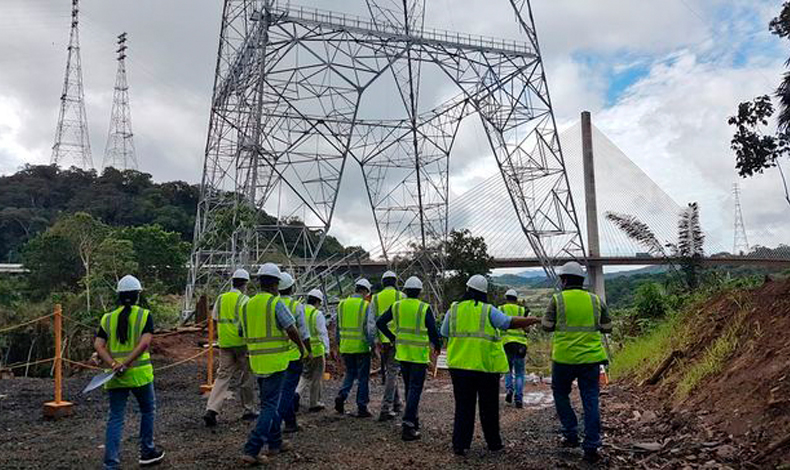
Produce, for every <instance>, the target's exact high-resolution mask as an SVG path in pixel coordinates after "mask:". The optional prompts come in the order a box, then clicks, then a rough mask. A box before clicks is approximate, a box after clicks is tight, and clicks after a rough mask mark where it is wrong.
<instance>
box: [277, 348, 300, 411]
mask: <svg viewBox="0 0 790 470" xmlns="http://www.w3.org/2000/svg"><path fill="white" fill-rule="evenodd" d="M303 368H304V367H303V365H302V361H301V360H299V359H297V360H295V361H291V362H289V363H288V369H286V370H285V378H283V387H282V392H281V394H280V416H281V417H282V420H283V421H285V424H288V425H296V412H295V411H294V394H295V393H296V387H297V386H298V385H299V378H300V377H301V376H302V369H303Z"/></svg>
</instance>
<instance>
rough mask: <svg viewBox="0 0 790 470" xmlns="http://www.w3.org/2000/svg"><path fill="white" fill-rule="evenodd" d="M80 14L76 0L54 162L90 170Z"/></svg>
mask: <svg viewBox="0 0 790 470" xmlns="http://www.w3.org/2000/svg"><path fill="white" fill-rule="evenodd" d="M79 12H80V8H79V0H72V1H71V33H70V35H69V46H68V59H67V61H66V76H65V78H64V80H63V93H61V95H60V113H59V115H58V125H57V129H56V130H55V145H53V146H52V158H51V163H53V164H60V165H64V164H69V165H75V166H78V167H81V168H85V169H88V168H93V158H92V157H91V144H90V138H89V137H88V118H87V116H86V114H85V94H84V91H83V87H82V60H81V59H80V33H79Z"/></svg>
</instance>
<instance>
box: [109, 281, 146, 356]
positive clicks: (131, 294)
mask: <svg viewBox="0 0 790 470" xmlns="http://www.w3.org/2000/svg"><path fill="white" fill-rule="evenodd" d="M139 298H140V292H138V291H127V292H119V293H118V305H121V306H123V310H121V313H120V315H119V316H118V325H117V326H116V328H115V336H116V337H117V338H118V341H120V342H121V343H122V344H125V343H126V342H127V341H129V315H131V313H132V306H133V305H135V304H136V303H137V301H138V300H139ZM108 333H109V332H108Z"/></svg>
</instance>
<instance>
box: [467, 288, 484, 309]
mask: <svg viewBox="0 0 790 470" xmlns="http://www.w3.org/2000/svg"><path fill="white" fill-rule="evenodd" d="M464 300H474V301H475V305H477V303H478V302H488V294H486V293H485V292H480V291H477V290H474V289H469V288H467V289H466V292H464V296H463V297H462V298H461V301H464Z"/></svg>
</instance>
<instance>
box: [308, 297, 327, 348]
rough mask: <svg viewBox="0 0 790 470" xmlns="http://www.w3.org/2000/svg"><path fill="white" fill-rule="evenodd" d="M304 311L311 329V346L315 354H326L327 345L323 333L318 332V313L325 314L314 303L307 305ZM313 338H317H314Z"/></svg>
mask: <svg viewBox="0 0 790 470" xmlns="http://www.w3.org/2000/svg"><path fill="white" fill-rule="evenodd" d="M304 313H305V320H306V321H307V327H308V328H309V329H310V339H311V341H310V348H311V349H312V350H313V356H315V357H319V356H323V355H324V354H326V347H325V346H324V342H323V340H322V339H321V335H319V334H318V315H323V314H322V313H321V311H320V310H318V309H317V308H315V307H313V306H312V305H305V307H304ZM313 338H315V339H314V340H313Z"/></svg>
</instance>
